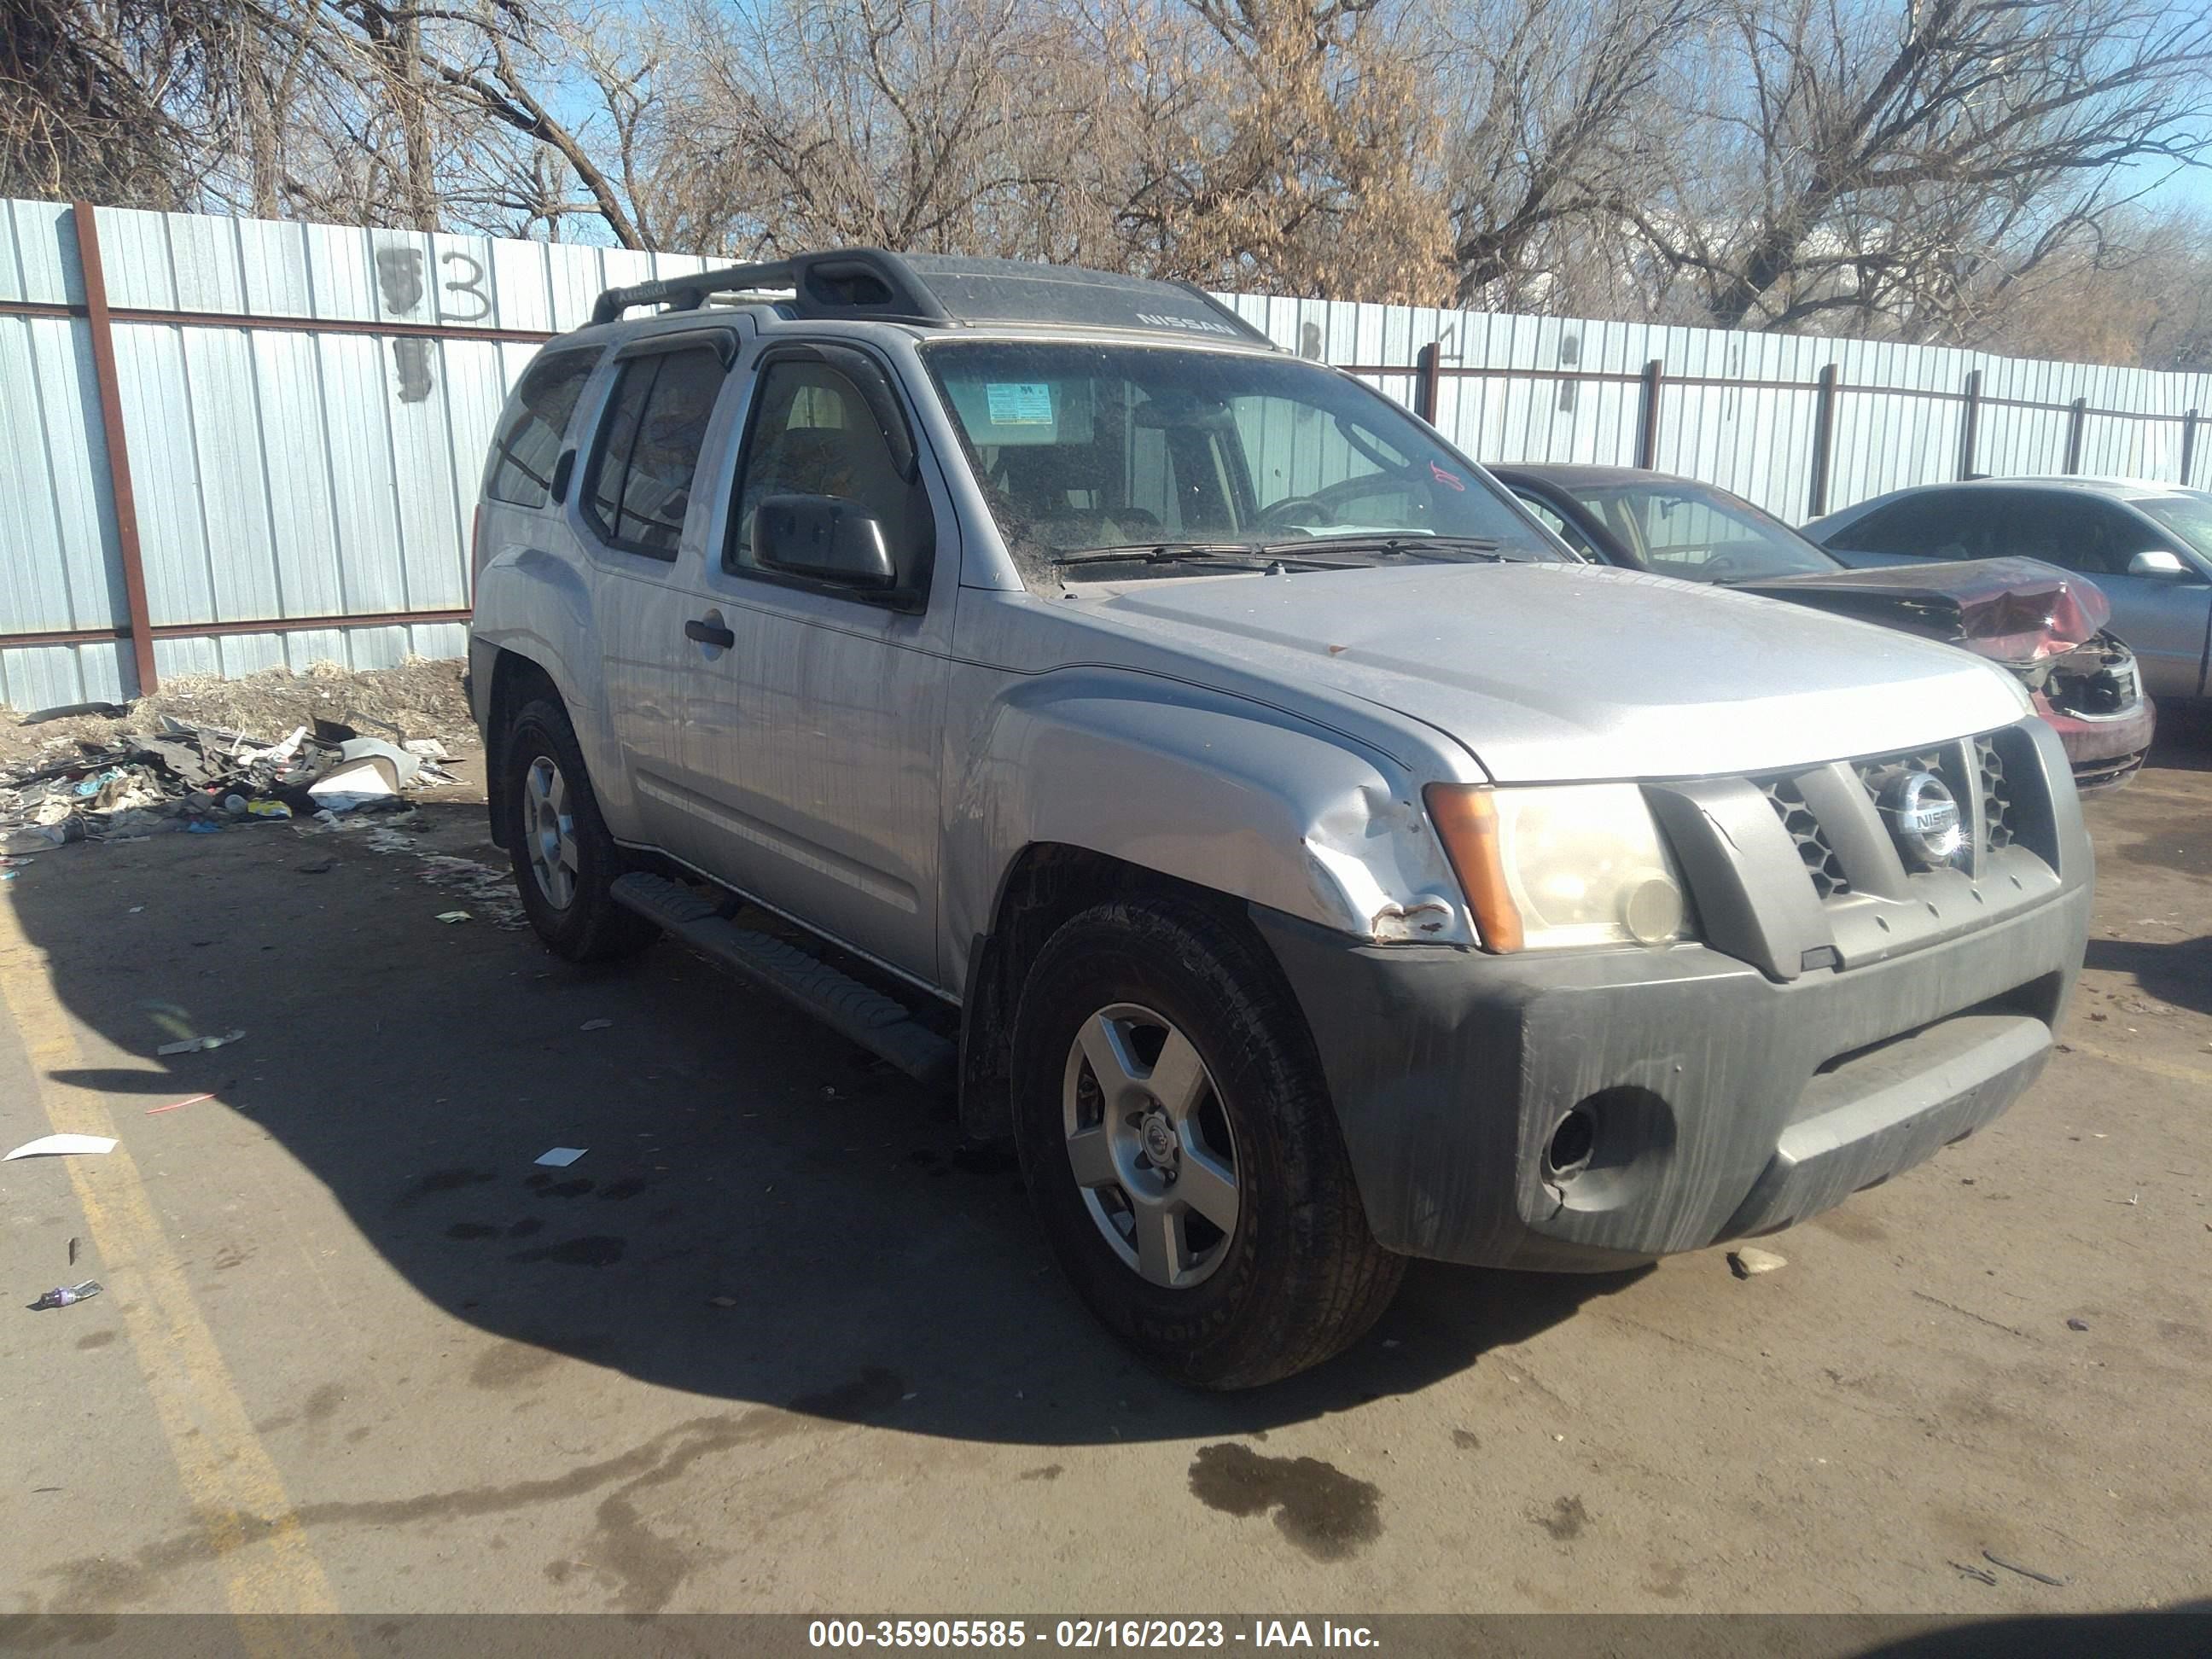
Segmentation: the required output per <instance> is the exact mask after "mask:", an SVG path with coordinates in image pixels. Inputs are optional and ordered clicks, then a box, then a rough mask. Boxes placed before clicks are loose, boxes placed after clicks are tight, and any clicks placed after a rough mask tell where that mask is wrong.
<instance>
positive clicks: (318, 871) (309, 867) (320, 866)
mask: <svg viewBox="0 0 2212 1659" xmlns="http://www.w3.org/2000/svg"><path fill="white" fill-rule="evenodd" d="M292 867H293V868H294V869H295V870H297V871H298V872H300V873H301V875H303V876H327V875H328V874H330V872H331V871H333V870H335V869H337V867H338V861H337V860H336V859H317V860H314V861H313V863H312V864H295V865H294V866H292Z"/></svg>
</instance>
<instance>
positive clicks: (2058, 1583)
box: [1982, 1550, 2066, 1589]
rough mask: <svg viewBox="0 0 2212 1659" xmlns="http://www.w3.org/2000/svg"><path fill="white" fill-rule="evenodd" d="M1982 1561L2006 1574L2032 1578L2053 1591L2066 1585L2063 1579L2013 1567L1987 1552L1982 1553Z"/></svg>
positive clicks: (2029, 1569)
mask: <svg viewBox="0 0 2212 1659" xmlns="http://www.w3.org/2000/svg"><path fill="white" fill-rule="evenodd" d="M1982 1559H1983V1560H1984V1561H1986V1562H1988V1563H1989V1564H1990V1565H1991V1566H1993V1567H2002V1568H2003V1569H2004V1570H2005V1571H2007V1572H2016V1573H2018V1574H2019V1575H2020V1576H2021V1577H2023V1578H2033V1580H2035V1582H2036V1583H2039V1584H2049V1585H2051V1586H2052V1587H2053V1588H2055V1589H2063V1588H2064V1587H2065V1584H2066V1581H2065V1580H2064V1579H2063V1578H2053V1577H2051V1575H2050V1574H2049V1573H2047V1572H2038V1571H2036V1570H2035V1569H2034V1568H2033V1567H2021V1566H2015V1565H2013V1564H2012V1563H2011V1562H2009V1561H2008V1560H2006V1559H2004V1558H2003V1557H2002V1556H1999V1555H1992V1554H1990V1553H1989V1552H1988V1551H1987V1550H1984V1551H1983V1552H1982Z"/></svg>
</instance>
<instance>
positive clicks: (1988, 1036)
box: [1254, 723, 2091, 1270]
mask: <svg viewBox="0 0 2212 1659" xmlns="http://www.w3.org/2000/svg"><path fill="white" fill-rule="evenodd" d="M2027 725H2032V723H2024V727H2022V728H2014V732H2015V733H2017V734H2018V735H2017V736H2016V737H2015V738H2008V739H2007V742H2008V745H2009V746H2010V747H2011V749H2012V750H2013V751H2014V753H2015V757H2016V765H2015V773H2014V775H2015V781H2021V780H2024V779H2025V778H2026V775H2027V763H2028V761H2029V759H2030V757H2031V752H2033V757H2035V758H2036V759H2038V760H2039V761H2040V762H2041V763H2042V764H2041V765H2040V766H2039V768H2038V770H2039V771H2041V772H2043V773H2044V774H2045V775H2046V776H2048V775H2051V774H2055V775H2056V776H2055V777H2053V778H2051V781H2052V782H2053V783H2054V784H2055V785H2056V786H2057V787H2056V789H2055V790H2053V791H2052V792H2051V793H2047V794H2046V795H2045V797H2044V799H2045V800H2046V801H2047V803H2048V805H2047V808H2046V810H2045V813H2044V816H2043V818H2042V820H2041V821H2040V823H2039V824H2038V825H2037V826H2036V827H2037V836H2036V839H2037V840H2038V841H2039V842H2040V843H2041V845H2042V847H2043V848H2044V849H2045V854H2047V855H2048V860H2047V862H2046V861H2045V858H2044V857H2043V856H2041V855H2039V856H2038V857H2037V858H2036V859H2035V860H2033V862H2032V863H2028V862H2023V861H2022V860H2023V855H2022V854H2019V853H2017V852H2012V853H2008V854H2005V855H2004V856H2002V857H1999V856H1997V855H1996V854H1990V855H1988V856H1986V857H1985V858H1984V860H1983V861H1982V863H1981V864H1980V865H1978V873H1976V874H1973V875H1971V876H1970V875H1966V874H1959V873H1957V872H1946V874H1947V876H1949V877H1951V879H1949V880H1948V881H1947V882H1945V883H1943V884H1936V885H1930V886H1928V887H1924V888H1923V887H1920V886H1917V885H1908V886H1907V887H1905V888H1904V889H1900V890H1899V891H1898V896H1897V897H1896V898H1895V899H1893V900H1881V899H1880V898H1878V897H1876V896H1873V895H1872V894H1870V893H1869V892H1864V891H1857V892H1852V893H1849V894H1844V895H1839V896H1835V897H1833V898H1832V899H1830V900H1828V901H1826V902H1824V903H1820V904H1814V903H1813V902H1812V901H1810V900H1809V899H1805V898H1804V897H1803V895H1802V893H1798V892H1794V891H1793V892H1791V893H1789V894H1787V895H1779V894H1775V893H1773V892H1772V891H1771V890H1772V888H1773V885H1774V884H1771V883H1768V884H1756V883H1755V884H1753V885H1754V887H1755V888H1761V887H1762V886H1763V890H1765V893H1766V895H1767V896H1766V897H1765V904H1766V907H1767V908H1769V910H1770V911H1772V910H1779V909H1783V908H1789V907H1787V906H1784V903H1783V902H1782V900H1783V898H1784V897H1785V896H1786V897H1787V898H1788V900H1789V902H1790V905H1791V906H1799V907H1800V908H1802V905H1809V906H1810V907H1811V910H1812V914H1810V915H1802V916H1799V917H1796V918H1791V917H1783V918H1781V919H1779V920H1777V919H1776V918H1775V917H1774V916H1773V915H1769V916H1768V917H1766V918H1765V925H1764V928H1763V931H1760V930H1759V929H1753V928H1751V924H1750V923H1749V922H1746V921H1742V920H1741V919H1740V918H1739V919H1735V920H1733V921H1732V920H1731V919H1730V918H1729V916H1728V915H1727V914H1726V913H1725V912H1724V911H1723V909H1722V908H1721V907H1720V906H1718V905H1717V904H1707V903H1706V902H1705V899H1704V898H1703V897H1700V898H1699V902H1700V906H1701V908H1703V909H1704V911H1705V924H1706V935H1707V938H1708V939H1714V940H1721V939H1729V942H1730V943H1729V951H1723V950H1720V949H1717V948H1714V945H1711V944H1695V945H1676V946H1673V947H1670V948H1667V949H1662V950H1656V951H1655V950H1644V949H1637V948H1624V949H1606V950H1595V951H1557V952H1542V951H1531V952H1528V953H1525V954H1522V955H1516V956H1491V955H1486V954H1485V953H1484V952H1481V951H1471V950H1466V949H1457V948H1447V947H1440V946H1418V945H1356V944H1353V943H1351V942H1349V941H1347V940H1346V939H1344V938H1343V937H1342V936H1340V935H1338V934H1334V933H1330V932H1328V931H1327V930H1325V929H1322V928H1319V927H1315V926H1313V925H1312V924H1310V923H1306V922H1303V921H1296V920H1294V919H1292V918H1290V917H1287V916H1285V915H1279V914H1278V913H1275V912H1273V911H1262V910H1256V909H1255V912H1254V919H1255V922H1256V924H1257V925H1258V927H1260V929H1261V933H1262V934H1263V935H1264V936H1265V937H1266V939H1267V941H1268V943H1269V944H1270V945H1271V946H1272V947H1273V951H1274V953H1275V956H1276V958H1277V960H1278V961H1279V963H1280V964H1281V965H1282V968H1283V969H1284V971H1285V975H1287V976H1288V978H1289V980H1290V983H1291V987H1292V989H1293V991H1294V992H1295V994H1297V998H1298V1000H1299V1003H1300V1005H1301V1006H1302V1007H1303V1009H1304V1013H1305V1017H1306V1019H1307V1022H1308V1024H1309V1026H1310V1029H1311V1030H1312V1033H1313V1036H1314V1039H1315V1042H1316V1047H1317V1048H1318V1050H1319V1054H1320V1058H1321V1062H1322V1070H1323V1073H1324V1074H1325V1076H1326V1078H1327V1080H1328V1086H1329V1090H1330V1092H1331V1096H1332V1098H1333V1099H1334V1103H1335V1106H1336V1110H1337V1117H1338V1121H1339V1123H1340V1126H1341V1128H1342V1131H1343V1134H1344V1139H1345V1144H1346V1148H1347V1150H1348V1151H1349V1152H1350V1154H1351V1158H1352V1169H1353V1171H1354V1174H1355V1176H1356V1178H1357V1180H1358V1184H1359V1191H1360V1197H1361V1199H1362V1200H1363V1202H1364V1205H1365V1207H1366V1211H1367V1217H1368V1221H1369V1224H1370V1225H1371V1226H1372V1227H1373V1229H1374V1231H1375V1234H1376V1238H1377V1239H1378V1240H1379V1241H1380V1242H1381V1243H1383V1244H1384V1245H1385V1246H1387V1247H1388V1248H1389V1249H1394V1250H1398V1251H1401V1252H1403V1253H1405V1254H1407V1255H1419V1256H1429V1257H1434V1258H1437V1259H1439V1260H1443V1261H1457V1262H1466V1263H1472V1264H1479V1265H1483V1266H1490V1267H1532V1268H1541V1269H1547V1270H1561V1269H1565V1270H1575V1269H1589V1270H1596V1269H1604V1268H1610V1267H1623V1266H1626V1265H1630V1264H1632V1263H1635V1262H1638V1261H1648V1260H1650V1259H1651V1258H1652V1257H1655V1256H1658V1255H1668V1254H1671V1253H1674V1252H1676V1251H1681V1250H1691V1249H1701V1248H1703V1247H1705V1246H1706V1245H1709V1244H1712V1243H1717V1242H1719V1241H1721V1240H1723V1239H1729V1238H1736V1237H1746V1236H1748V1235H1752V1234H1756V1233H1761V1232H1768V1231H1773V1230H1775V1229H1777V1228H1780V1227H1784V1226H1788V1225H1791V1224H1792V1223H1795V1222H1798V1221H1802V1220H1803V1219H1805V1218H1807V1217H1808V1216H1811V1215H1814V1214H1817V1213H1819V1212H1820V1211H1822V1210H1824V1209H1826V1208H1828V1207H1830V1206H1832V1205H1835V1204H1837V1203H1839V1202H1841V1201H1842V1200H1844V1199H1845V1198H1847V1197H1848V1196H1850V1194H1852V1193H1854V1192H1856V1191H1857V1190H1859V1189H1860V1188H1865V1187H1869V1186H1872V1185H1875V1183H1877V1182H1881V1181H1884V1180H1887V1178H1888V1177H1889V1176H1893V1175H1895V1174H1898V1173H1899V1172H1900V1171H1901V1170H1907V1169H1910V1168H1911V1167H1912V1166H1913V1165H1915V1164H1919V1163H1921V1162H1923V1161H1924V1160H1925V1159H1927V1158H1929V1157H1931V1156H1932V1155H1933V1154H1934V1153H1935V1152H1936V1151H1937V1150H1938V1149H1939V1148H1940V1147H1942V1146H1944V1145H1946V1144H1947V1143H1948V1142H1950V1141H1953V1140H1956V1139H1960V1137H1961V1136H1964V1135H1966V1134H1969V1133H1972V1132H1973V1131H1974V1130H1975V1129H1977V1128H1979V1127H1981V1126H1982V1125H1984V1124H1985V1123H1987V1122H1989V1121H1990V1120H1991V1119H1992V1118H1994V1117H1996V1115H1998V1114H1999V1113H2001V1112H2002V1111H2003V1110H2004V1109H2005V1108H2006V1107H2007V1106H2008V1105H2010V1104H2011V1103H2012V1102H2013V1101H2014V1100H2015V1099H2016V1098H2017V1097H2019V1096H2020V1094H2021V1091H2024V1090H2025V1089H2026V1088H2027V1086H2028V1085H2029V1084H2030V1083H2032V1082H2033V1080H2034V1079H2035V1077H2036V1075H2037V1073H2039V1071H2040V1070H2041V1069H2042V1066H2043V1064H2044V1060H2045V1056H2046V1054H2047V1053H2048V1051H2049V1048H2050V1045H2051V1031H2052V1029H2053V1028H2054V1026H2055V1024H2056V1023H2057V1019H2058V1017H2059V1014H2060V1012H2061V1011H2062V1010H2063V1007H2064V1006H2065V1003H2066V1000H2067V998H2068V996H2069V994H2070V993H2071V991H2072V988H2073V984H2074V981H2075V977H2076V975H2078V974H2079V972H2080V970H2081V959H2082V954H2083V951H2084V950H2085V948H2086V945H2087V936H2088V924H2089V908H2090V900H2091V892H2090V886H2089V874H2090V855H2089V848H2088V843H2087V839H2086V838H2085V837H2084V836H2082V835H2081V825H2080V816H2079V814H2078V812H2076V811H2075V810H2074V807H2073V796H2072V792H2071V790H2070V789H2069V788H2067V787H2065V785H2064V782H2063V779H2064V773H2063V769H2062V768H2063V763H2062V762H2061V761H2060V758H2059V757H2058V756H2057V753H2056V750H2057V743H2056V742H2055V741H2053V740H2052V738H2051V737H2050V736H2049V735H2048V734H2047V733H2046V734H2042V735H2039V736H2031V734H2030V733H2029V732H2027V730H2026V729H2025V726H2027ZM2022 793H2023V794H2025V793H2026V791H2025V788H2024V787H2023V790H2022ZM1754 802H1755V804H1756V805H1757V809H1758V812H1759V813H1761V814H1766V815H1767V817H1768V820H1769V822H1770V823H1771V812H1770V811H1769V809H1768V808H1767V806H1766V805H1765V802H1764V800H1763V799H1757V798H1756V797H1754ZM1700 808H1701V811H1703V812H1704V813H1705V816H1706V817H1707V818H1709V819H1711V821H1713V822H1714V823H1717V824H1724V825H1725V828H1726V829H1727V834H1726V835H1725V836H1718V837H1716V842H1717V845H1720V846H1722V847H1723V848H1725V849H1727V850H1728V851H1729V853H1730V855H1731V856H1734V855H1735V853H1736V852H1737V851H1739V850H1740V851H1741V853H1742V854H1744V865H1743V867H1744V868H1745V869H1747V870H1748V871H1750V872H1751V873H1753V874H1756V873H1757V872H1756V868H1755V861H1756V857H1757V855H1758V854H1759V848H1758V845H1757V841H1756V836H1757V832H1758V830H1759V817H1757V816H1756V815H1753V813H1751V812H1750V811H1749V810H1748V808H1746V809H1745V810H1744V811H1743V812H1742V813H1741V816H1738V817H1730V816H1729V812H1730V808H1729V801H1728V799H1725V798H1723V795H1722V794H1720V793H1717V792H1708V793H1706V794H1705V797H1704V799H1702V801H1701V803H1700ZM1834 821H1835V822H1838V823H1840V820H1839V819H1838V820H1834ZM1980 821H1981V818H1980V815H1979V814H1977V822H1980ZM2023 821H2025V820H2024V819H2023ZM1675 839H1676V842H1677V847H1678V850H1680V849H1681V848H1682V847H1683V845H1684V841H1683V837H1682V836H1680V835H1678V836H1675ZM1786 845H1787V843H1786V842H1785V843H1784V846H1785V848H1786ZM1847 850H1851V851H1853V852H1854V856H1856V849H1849V848H1847ZM1685 861H1686V864H1687V865H1689V866H1691V867H1692V887H1693V890H1695V889H1696V887H1697V880H1696V873H1697V863H1698V860H1696V859H1695V858H1690V859H1686V860H1685ZM1788 867H1789V869H1790V871H1791V872H1794V876H1795V879H1796V881H1797V882H1799V883H1800V884H1802V881H1803V876H1802V866H1799V865H1798V864H1797V862H1796V859H1795V858H1794V857H1793V858H1791V859H1790V862H1789V866H1788ZM2021 872H2027V875H2025V876H2023V875H2022V874H2021ZM2036 872H2040V876H2041V879H2040V881H2036V880H2033V879H2030V878H2029V877H2032V876H2033V875H2034V874H2035V873H2036ZM1869 881H1871V878H1869ZM1711 890H1712V886H1711V884H1710V883H1709V884H1708V885H1707V888H1706V891H1707V892H1711ZM1931 895H1932V897H1931ZM1801 901H1802V905H1801ZM1939 909H1940V910H1942V912H1943V915H1942V917H1941V918H1940V919H1939V918H1937V917H1936V912H1937V911H1938V910H1939ZM1916 912H1917V914H1919V915H1921V917H1922V919H1923V926H1925V927H1927V929H1928V931H1927V932H1926V933H1923V934H1922V935H1920V936H1918V937H1907V936H1906V927H1905V925H1906V919H1907V918H1908V917H1909V916H1910V915H1912V914H1914V913H1916ZM1984 917H1986V920H1981V918H1984ZM1877 918H1878V919H1877ZM1785 923H1786V924H1787V925H1786V926H1785ZM1812 928H1819V929H1820V935H1819V936H1820V937H1825V938H1826V939H1829V940H1831V941H1832V943H1831V944H1829V945H1813V944H1812V943H1811V941H1812V940H1813V939H1814V938H1815V937H1816V935H1815V934H1814V933H1811V932H1808V931H1806V930H1808V929H1812ZM1747 929H1750V931H1747ZM1732 930H1733V931H1732ZM1737 938H1741V939H1752V940H1754V941H1756V942H1759V943H1760V944H1761V945H1764V946H1768V947H1771V946H1774V945H1779V944H1783V943H1787V944H1788V945H1789V946H1790V950H1789V951H1776V950H1772V949H1769V951H1768V955H1767V960H1766V961H1765V962H1764V963H1761V964H1760V965H1757V966H1755V965H1753V961H1752V960H1750V959H1747V957H1748V956H1749V955H1750V952H1749V951H1748V950H1747V948H1746V947H1744V946H1741V945H1737V944H1735V942H1734V939H1737ZM1801 942H1802V943H1804V944H1805V945H1806V947H1807V948H1804V949H1802V950H1800V949H1798V946H1799V945H1800V943H1801ZM1735 951H1741V952H1742V953H1741V954H1733V953H1731V952H1735ZM1577 1113H1578V1114H1581V1115H1582V1117H1581V1120H1580V1129H1579V1130H1578V1131H1577V1132H1576V1133H1582V1132H1585V1131H1586V1132H1587V1135H1586V1139H1587V1146H1586V1148H1583V1149H1582V1150H1585V1151H1586V1152H1587V1161H1586V1163H1583V1164H1582V1166H1581V1167H1580V1168H1576V1167H1574V1166H1573V1160H1572V1159H1571V1158H1567V1157H1565V1154H1567V1153H1571V1152H1574V1151H1576V1150H1577V1148H1576V1147H1575V1146H1572V1145H1571V1142H1572V1141H1573V1140H1574V1139H1575V1138H1576V1133H1571V1134H1569V1135H1566V1136H1564V1137H1563V1136H1561V1133H1560V1131H1561V1126H1562V1124H1563V1121H1565V1120H1567V1119H1568V1118H1569V1117H1570V1115H1571V1114H1577ZM1562 1163H1565V1164H1567V1166H1568V1167H1566V1168H1565V1169H1564V1170H1563V1169H1561V1168H1560V1167H1559V1165H1560V1164H1562Z"/></svg>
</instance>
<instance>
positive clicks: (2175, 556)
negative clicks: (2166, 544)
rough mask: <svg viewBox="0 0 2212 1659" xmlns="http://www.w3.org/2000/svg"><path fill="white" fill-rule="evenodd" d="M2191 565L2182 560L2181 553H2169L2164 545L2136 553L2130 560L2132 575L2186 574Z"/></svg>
mask: <svg viewBox="0 0 2212 1659" xmlns="http://www.w3.org/2000/svg"><path fill="white" fill-rule="evenodd" d="M2128 574H2130V576H2185V575H2187V574H2189V567H2188V566H2187V565H2185V564H2184V563H2182V562H2181V556H2180V555H2179V553H2169V552H2167V551H2166V550H2165V549H2164V548H2162V547H2154V548H2151V549H2149V550H2147V551H2144V552H2142V553H2138V554H2136V556H2134V557H2133V558H2131V559H2130V560H2129V561H2128Z"/></svg>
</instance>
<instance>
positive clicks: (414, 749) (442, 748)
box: [399, 738, 453, 761]
mask: <svg viewBox="0 0 2212 1659" xmlns="http://www.w3.org/2000/svg"><path fill="white" fill-rule="evenodd" d="M399 746H400V747H401V748H402V749H404V750H406V751H407V752H408V753H409V754H410V755H412V756H414V757H416V759H417V760H426V761H449V760H451V759H453V756H452V755H451V754H449V753H448V752H447V749H446V745H445V744H442V743H440V742H439V741H438V740H437V738H408V740H407V741H406V742H405V743H403V744H400V745H399Z"/></svg>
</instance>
